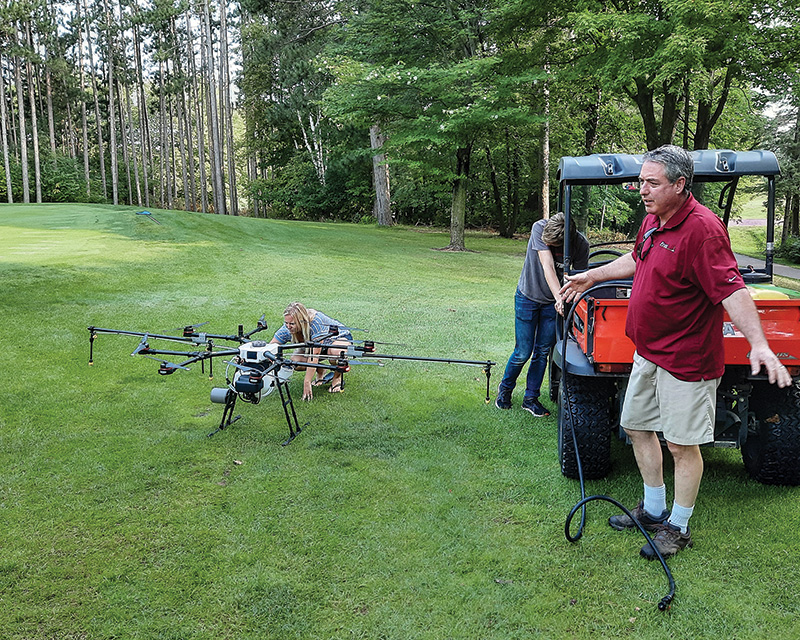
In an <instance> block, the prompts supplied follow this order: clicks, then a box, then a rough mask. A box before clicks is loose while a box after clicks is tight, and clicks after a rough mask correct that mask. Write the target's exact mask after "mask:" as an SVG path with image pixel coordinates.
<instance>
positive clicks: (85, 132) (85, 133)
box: [75, 0, 92, 196]
mask: <svg viewBox="0 0 800 640" xmlns="http://www.w3.org/2000/svg"><path fill="white" fill-rule="evenodd" d="M75 11H76V15H77V22H78V28H77V29H76V34H75V35H76V36H77V42H76V43H75V44H76V46H77V48H78V72H79V75H80V84H81V129H82V131H81V134H82V138H83V178H84V180H85V182H86V195H87V196H89V195H91V193H92V182H91V174H90V172H89V122H88V118H87V117H86V79H85V76H84V69H83V17H82V14H81V0H77V2H76V3H75Z"/></svg>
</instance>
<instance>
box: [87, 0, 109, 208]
mask: <svg viewBox="0 0 800 640" xmlns="http://www.w3.org/2000/svg"><path fill="white" fill-rule="evenodd" d="M83 13H84V14H88V11H87V10H86V0H83ZM86 45H87V48H88V53H89V71H90V74H91V77H92V91H93V93H94V119H95V127H96V128H97V152H98V156H99V161H100V179H101V180H102V182H103V197H104V198H108V185H107V184H106V153H105V148H104V143H103V121H102V120H101V119H100V99H99V91H98V90H97V74H96V73H95V68H94V49H93V48H92V34H91V32H90V31H89V20H88V19H87V20H86Z"/></svg>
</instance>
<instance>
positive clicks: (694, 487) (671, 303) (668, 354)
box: [561, 145, 792, 560]
mask: <svg viewBox="0 0 800 640" xmlns="http://www.w3.org/2000/svg"><path fill="white" fill-rule="evenodd" d="M693 177H694V163H693V161H692V156H691V154H689V153H688V152H687V151H685V150H684V149H681V148H680V147H676V146H673V145H665V146H663V147H659V148H658V149H655V150H653V151H650V152H648V153H646V154H645V155H644V158H643V164H642V168H641V171H640V173H639V193H640V194H641V197H642V202H643V203H644V207H645V210H646V212H647V215H646V216H645V219H644V221H643V222H642V226H641V227H640V228H639V233H638V235H637V238H636V244H635V248H634V250H633V251H632V252H631V253H628V254H626V255H624V256H622V257H620V258H618V259H617V260H615V261H614V262H612V263H610V264H607V265H604V266H602V267H598V268H596V269H590V270H589V271H586V272H584V273H580V274H577V275H575V276H568V277H567V282H566V284H565V285H564V287H563V288H562V289H561V295H562V297H563V299H564V301H565V302H569V301H571V300H573V299H574V298H575V297H576V296H577V295H578V294H579V293H581V292H583V291H586V290H587V289H588V288H589V287H591V286H592V285H594V284H596V283H598V282H603V281H605V280H615V279H620V278H630V277H633V289H632V290H631V299H630V303H629V306H628V317H627V322H626V325H625V332H626V333H627V335H628V336H629V337H630V338H631V340H632V341H633V344H634V345H635V347H636V353H635V354H634V361H633V370H632V371H631V376H630V380H629V383H628V388H627V390H626V392H625V403H624V406H623V408H622V415H621V416H620V424H621V425H622V427H623V428H624V429H625V432H626V433H627V434H628V436H629V438H630V440H631V444H632V445H633V452H634V456H635V458H636V464H637V465H638V467H639V472H640V473H641V475H642V480H643V481H644V499H643V500H642V501H641V502H640V503H639V504H638V505H637V506H636V508H635V509H633V510H632V513H633V515H634V516H635V517H636V519H637V520H639V522H640V523H641V524H642V526H644V528H645V529H647V530H648V531H651V532H653V533H655V535H654V536H653V544H654V545H655V546H656V547H657V548H658V550H659V552H660V553H661V555H662V556H664V557H668V556H671V555H674V554H675V553H677V552H678V551H680V550H681V549H684V548H686V547H690V546H692V538H691V533H690V531H689V518H690V516H691V515H692V511H693V510H694V505H695V501H696V498H697V493H698V490H699V488H700V480H701V479H702V477H703V457H702V454H701V453H700V445H701V444H705V443H707V442H712V441H713V439H714V413H715V408H716V390H717V386H718V384H719V380H720V378H721V377H722V374H723V372H724V369H725V363H724V348H723V342H722V340H723V338H722V322H723V310H724V311H727V312H728V315H729V316H730V318H731V320H732V321H733V323H734V324H735V325H736V327H737V328H738V329H739V331H741V332H742V333H743V334H744V336H745V337H746V338H747V340H748V342H749V343H750V347H751V349H750V366H751V369H752V371H753V373H754V374H755V373H758V371H759V370H760V369H761V367H762V365H763V366H764V367H766V370H767V374H768V377H769V381H770V382H771V383H774V384H777V385H778V386H779V387H787V386H789V385H790V384H791V383H792V378H791V376H790V375H789V373H788V372H787V371H786V368H785V367H784V366H783V365H781V363H780V361H779V360H778V358H777V356H775V354H774V353H773V352H772V350H771V349H770V347H769V344H768V343H767V339H766V337H765V336H764V332H763V330H762V328H761V321H760V320H759V317H758V311H757V310H756V307H755V304H754V303H753V300H752V298H751V297H750V294H749V292H748V291H747V288H746V287H745V284H744V281H743V280H742V277H741V275H740V274H739V271H738V269H737V266H736V259H735V258H734V256H733V252H732V250H731V244H730V239H729V237H728V233H727V230H726V229H725V226H724V225H723V224H722V221H721V220H720V219H719V218H718V217H717V216H716V215H715V214H714V213H713V212H712V211H711V210H709V209H707V208H706V207H704V206H703V205H701V204H700V203H698V202H697V200H695V198H694V196H693V195H692V194H691V187H692V180H693ZM658 431H661V432H662V433H663V435H664V439H665V440H666V442H667V447H668V449H669V452H670V454H671V455H672V458H673V461H674V501H673V504H672V509H671V510H668V509H667V503H666V486H665V484H664V476H663V459H662V453H661V444H660V442H659V440H658V436H657V432H658ZM609 524H610V525H611V526H612V527H613V528H614V529H617V530H625V529H630V528H632V527H634V526H635V524H634V522H633V520H631V518H629V517H628V516H627V515H625V514H622V515H618V516H612V517H611V518H609ZM640 553H641V555H642V556H644V557H645V558H648V559H651V560H652V559H653V558H655V557H656V555H655V552H654V551H653V549H652V548H651V546H650V544H649V543H648V544H646V545H644V547H642V550H641V552H640Z"/></svg>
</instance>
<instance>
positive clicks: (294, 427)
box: [278, 381, 302, 447]
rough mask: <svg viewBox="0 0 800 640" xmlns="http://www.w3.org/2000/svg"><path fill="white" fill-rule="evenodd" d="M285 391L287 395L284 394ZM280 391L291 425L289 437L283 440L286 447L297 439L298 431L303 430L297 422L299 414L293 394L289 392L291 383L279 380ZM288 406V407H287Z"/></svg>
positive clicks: (284, 412)
mask: <svg viewBox="0 0 800 640" xmlns="http://www.w3.org/2000/svg"><path fill="white" fill-rule="evenodd" d="M284 391H285V392H286V395H285V396H284ZM278 393H280V394H281V404H282V405H283V414H284V415H285V416H286V424H288V425H289V437H288V438H287V439H286V440H284V441H283V442H281V446H283V447H285V446H286V445H287V444H289V443H290V442H291V441H292V440H294V439H295V437H296V436H297V434H298V433H300V432H301V431H302V429H301V428H300V425H299V424H298V422H297V414H296V413H295V411H294V403H293V402H292V395H291V394H290V393H289V383H288V382H285V381H284V382H279V383H278ZM287 407H288V408H287ZM289 409H291V414H290V413H289Z"/></svg>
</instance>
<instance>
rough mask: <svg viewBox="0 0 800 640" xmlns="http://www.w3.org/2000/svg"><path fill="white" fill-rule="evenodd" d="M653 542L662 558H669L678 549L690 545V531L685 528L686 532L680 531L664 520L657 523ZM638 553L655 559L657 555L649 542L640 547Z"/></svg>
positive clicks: (680, 549)
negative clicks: (662, 522)
mask: <svg viewBox="0 0 800 640" xmlns="http://www.w3.org/2000/svg"><path fill="white" fill-rule="evenodd" d="M653 544H654V545H655V547H656V549H658V551H659V553H661V556H662V557H663V558H669V557H670V556H674V555H675V554H676V553H678V551H682V550H683V549H686V548H687V547H691V546H692V544H693V543H692V532H691V531H689V529H688V528H687V529H686V533H681V530H680V527H676V526H675V525H674V524H671V523H669V522H665V523H664V524H662V525H658V530H657V533H656V535H655V536H653ZM639 555H641V556H642V557H643V558H646V559H648V560H655V559H656V558H657V557H658V556H656V552H655V551H654V550H653V547H651V546H650V543H649V542H648V543H647V544H646V545H644V546H643V547H642V550H641V551H639Z"/></svg>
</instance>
